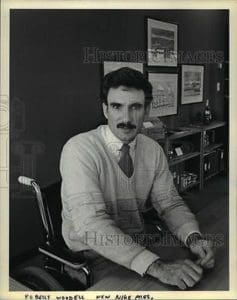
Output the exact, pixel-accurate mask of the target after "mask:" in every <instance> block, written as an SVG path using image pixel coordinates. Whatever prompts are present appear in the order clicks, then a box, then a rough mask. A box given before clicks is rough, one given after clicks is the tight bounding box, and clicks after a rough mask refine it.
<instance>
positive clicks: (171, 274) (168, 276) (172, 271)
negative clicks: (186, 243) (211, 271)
mask: <svg viewBox="0 0 237 300" xmlns="http://www.w3.org/2000/svg"><path fill="white" fill-rule="evenodd" d="M147 274H149V275H151V276H153V277H155V278H157V279H159V280H160V281H161V282H163V283H166V284H170V285H175V286H178V287H179V288H180V289H181V290H185V289H186V288H187V287H193V286H194V285H195V284H196V283H197V282H198V281H200V279H201V278H202V268H201V267H200V266H198V265H197V264H195V263H194V262H192V261H191V260H189V259H185V260H177V261H174V262H169V263H165V262H162V261H161V260H157V261H155V262H154V263H153V264H151V266H150V267H149V268H148V270H147Z"/></svg>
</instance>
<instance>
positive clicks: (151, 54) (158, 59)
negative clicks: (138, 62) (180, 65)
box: [147, 18, 178, 67]
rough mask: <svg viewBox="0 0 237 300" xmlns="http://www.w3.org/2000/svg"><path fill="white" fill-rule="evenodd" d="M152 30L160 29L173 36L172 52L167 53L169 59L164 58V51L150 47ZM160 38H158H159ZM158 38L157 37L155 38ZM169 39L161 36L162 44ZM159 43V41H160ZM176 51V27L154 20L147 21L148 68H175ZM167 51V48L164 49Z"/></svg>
mask: <svg viewBox="0 0 237 300" xmlns="http://www.w3.org/2000/svg"><path fill="white" fill-rule="evenodd" d="M152 28H154V29H158V30H159V29H161V30H164V31H167V32H169V31H171V32H173V34H174V38H173V43H174V45H173V51H170V52H168V51H167V53H168V54H169V55H170V57H168V58H166V57H165V53H166V51H164V49H154V46H153V45H152V40H151V38H152ZM161 37H162V36H161ZM161 37H160V38H161ZM157 38H159V36H157ZM169 40H170V38H169V37H167V36H166V37H165V36H163V42H165V41H166V42H168V41H169ZM160 43H161V41H160ZM177 49H178V26H177V25H176V24H171V23H166V22H161V21H157V20H154V19H150V18H148V19H147V54H148V61H147V65H148V66H165V67H177ZM166 50H167V48H166Z"/></svg>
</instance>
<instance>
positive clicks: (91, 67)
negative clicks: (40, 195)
mask: <svg viewBox="0 0 237 300" xmlns="http://www.w3.org/2000/svg"><path fill="white" fill-rule="evenodd" d="M148 16H149V17H152V18H156V19H159V20H161V21H167V22H170V23H176V24H178V26H179V27H178V28H179V37H178V38H179V39H178V47H179V50H182V51H185V52H187V51H191V53H194V52H195V51H200V50H204V51H206V50H207V51H209V50H213V51H222V52H223V53H224V55H225V58H226V59H227V46H226V45H227V38H228V37H227V30H228V28H227V24H228V13H227V11H217V10H216V11H215V10H202V11H201V10H199V11H194V10H188V11H185V10H178V11H177V10H159V11H158V10H150V11H148V10H140V11H135V10H131V11H129V10H125V11H119V10H118V11H100V10H99V11H96V10H94V11H88V10H84V11H70V10H69V11H59V10H58V11H49V10H48V11H44V10H38V11H35V10H13V11H12V12H11V24H10V30H11V31H10V32H11V36H10V99H11V103H10V104H11V116H10V117H11V158H10V162H11V186H12V188H11V197H10V222H11V223H10V225H11V226H10V240H11V255H12V256H15V255H18V254H20V253H22V252H24V251H26V250H28V249H30V248H32V247H34V246H35V245H37V244H38V242H39V240H41V238H42V236H41V234H40V230H39V222H38V220H37V210H36V208H35V206H34V204H33V199H32V198H31V196H29V193H28V192H27V191H25V190H22V189H19V186H18V185H17V176H18V175H19V174H20V173H22V172H23V173H24V172H26V174H25V175H28V176H34V177H36V178H37V179H38V180H39V182H40V183H41V185H42V186H45V185H48V184H50V183H52V182H55V181H57V180H58V179H59V178H60V175H59V170H58V165H59V157H60V152H61V149H62V146H63V144H64V143H65V142H66V141H67V140H68V138H70V137H71V136H73V135H75V134H77V133H80V132H84V131H88V130H90V129H92V128H95V127H96V126H97V125H99V124H101V123H102V122H104V119H103V116H102V113H101V107H100V104H99V101H98V99H99V89H100V80H101V65H100V64H99V63H83V48H84V47H97V48H98V49H101V50H130V51H133V50H134V51H136V50H143V51H145V50H146V22H145V20H146V17H148ZM157 70H158V71H161V72H162V71H163V70H164V68H163V69H162V68H158V69H157ZM165 70H168V71H171V72H172V71H173V72H178V73H179V74H180V67H178V68H169V69H167V68H166V69H165ZM216 76H219V75H218V72H217V70H216V65H215V64H206V65H205V85H204V99H207V98H209V99H210V100H211V107H212V110H213V112H214V116H215V117H216V118H218V119H223V118H224V113H223V112H224V108H225V103H224V101H223V92H222V90H221V92H219V93H217V92H216V91H215V85H214V84H215V82H214V80H213V78H216ZM179 98H180V95H179ZM179 103H180V99H179ZM203 105H204V104H203V103H201V104H192V105H185V106H179V111H178V115H177V116H169V117H164V118H163V120H164V122H165V123H166V125H167V126H176V125H182V124H187V123H189V122H190V121H192V120H193V119H194V117H195V115H196V113H197V112H199V111H200V112H201V111H202V110H203ZM32 153H33V156H32ZM32 159H33V160H32ZM32 162H33V163H32ZM24 170H25V171H24ZM32 212H33V213H32Z"/></svg>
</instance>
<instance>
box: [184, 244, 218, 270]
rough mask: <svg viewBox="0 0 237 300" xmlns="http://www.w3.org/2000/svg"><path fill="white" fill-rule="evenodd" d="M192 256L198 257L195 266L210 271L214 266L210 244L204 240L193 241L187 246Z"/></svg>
mask: <svg viewBox="0 0 237 300" xmlns="http://www.w3.org/2000/svg"><path fill="white" fill-rule="evenodd" d="M189 248H190V250H191V251H192V253H193V254H195V255H197V256H198V258H199V259H198V260H197V261H196V263H197V264H199V265H201V266H202V267H203V268H205V269H211V268H213V267H214V265H215V259H214V252H213V250H212V242H211V241H207V240H204V239H198V240H194V241H193V242H192V243H191V244H190V245H189Z"/></svg>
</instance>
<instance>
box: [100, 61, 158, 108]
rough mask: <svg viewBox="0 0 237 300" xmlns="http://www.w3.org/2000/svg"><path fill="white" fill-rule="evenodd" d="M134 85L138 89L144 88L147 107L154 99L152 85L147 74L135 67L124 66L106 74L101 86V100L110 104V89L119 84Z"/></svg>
mask: <svg viewBox="0 0 237 300" xmlns="http://www.w3.org/2000/svg"><path fill="white" fill-rule="evenodd" d="M121 85H123V86H126V87H133V88H136V89H137V90H143V92H144V94H145V107H147V106H148V105H149V104H150V103H151V101H152V98H153V97H152V85H151V84H150V82H149V81H148V80H147V79H146V78H145V76H144V75H143V74H142V73H141V72H139V71H137V70H134V69H131V68H128V67H123V68H120V69H118V70H115V71H112V72H110V73H108V74H106V75H105V76H104V78H103V82H102V87H101V100H102V102H103V103H105V104H106V105H108V101H107V96H108V92H109V89H110V88H111V87H112V88H118V87H119V86H121Z"/></svg>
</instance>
